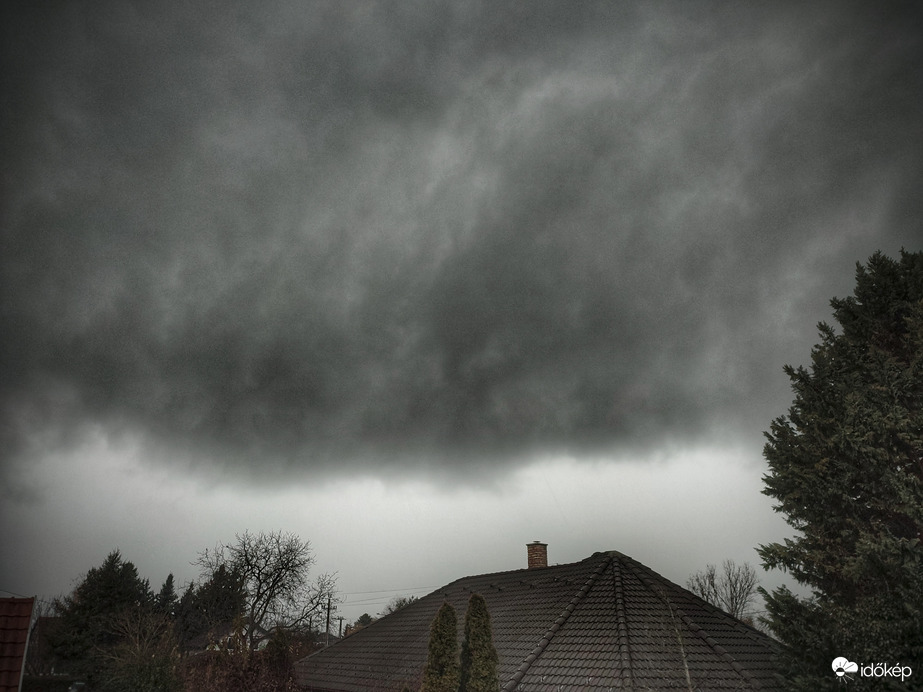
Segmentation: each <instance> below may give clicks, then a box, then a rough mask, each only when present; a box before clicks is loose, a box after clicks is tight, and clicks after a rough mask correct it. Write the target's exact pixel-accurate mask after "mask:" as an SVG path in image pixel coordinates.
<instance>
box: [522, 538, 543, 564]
mask: <svg viewBox="0 0 923 692" xmlns="http://www.w3.org/2000/svg"><path fill="white" fill-rule="evenodd" d="M526 551H527V555H528V558H529V569H535V568H536V567H547V566H548V544H547V543H542V542H541V541H533V542H532V543H527V544H526Z"/></svg>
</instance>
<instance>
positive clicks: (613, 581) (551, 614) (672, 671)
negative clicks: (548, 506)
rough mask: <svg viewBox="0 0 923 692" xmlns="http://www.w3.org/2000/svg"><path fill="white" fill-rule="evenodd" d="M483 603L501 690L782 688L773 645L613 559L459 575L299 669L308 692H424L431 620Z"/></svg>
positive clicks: (623, 559) (603, 556) (610, 555)
mask: <svg viewBox="0 0 923 692" xmlns="http://www.w3.org/2000/svg"><path fill="white" fill-rule="evenodd" d="M472 593H480V594H481V595H482V596H483V597H484V599H485V600H486V601H487V607H488V609H489V611H490V617H491V622H492V625H493V635H494V646H495V647H496V649H497V654H498V656H499V659H500V662H499V674H500V683H501V688H502V689H503V690H509V691H512V690H517V691H521V692H532V691H536V692H538V691H545V690H548V691H551V690H558V689H583V690H593V689H600V690H612V689H658V690H660V689H670V688H677V689H690V688H694V689H715V690H719V689H777V684H776V682H775V680H774V678H773V667H772V657H773V654H774V646H775V644H774V642H773V640H772V639H770V638H769V637H767V636H766V635H764V634H762V633H761V632H759V631H757V630H755V629H753V628H752V627H749V626H748V625H745V624H744V623H742V622H740V621H738V620H736V619H734V618H733V617H731V616H730V615H727V614H726V613H724V612H722V611H721V610H719V609H717V608H715V607H714V606H712V605H710V604H708V603H706V602H705V601H703V600H702V599H700V598H699V597H698V596H695V595H694V594H692V593H691V592H689V591H687V590H686V589H684V588H682V587H680V586H677V585H676V584H674V583H672V582H670V581H669V580H667V579H665V578H663V577H661V576H660V575H659V574H657V573H655V572H654V571H652V570H650V569H649V568H647V567H645V566H644V565H642V564H640V563H639V562H636V561H635V560H632V559H631V558H629V557H627V556H626V555H623V554H621V553H618V552H614V551H612V552H607V553H595V554H594V555H592V556H590V557H588V558H587V559H585V560H582V561H581V562H576V563H573V564H569V565H559V566H554V567H546V568H540V569H531V570H525V569H523V570H516V571H513V572H501V573H498V574H486V575H481V576H475V577H466V578H464V579H459V580H458V581H455V582H452V583H451V584H448V585H447V586H445V587H444V588H442V589H439V590H438V591H435V592H433V593H432V594H429V595H428V596H426V597H424V598H421V599H420V600H418V601H416V602H414V603H413V604H411V605H408V606H406V607H404V608H402V609H400V610H398V611H397V612H395V613H393V614H391V615H389V616H387V617H385V618H382V619H381V620H378V621H376V622H374V623H372V624H371V625H369V626H368V627H365V628H364V629H362V630H360V631H358V632H356V633H355V634H353V635H352V636H350V637H347V638H346V639H344V640H343V641H341V642H339V643H337V644H336V645H334V646H331V647H329V648H327V649H324V650H322V651H320V652H318V653H316V654H314V655H312V656H309V657H307V658H305V659H303V660H301V661H299V662H298V663H297V664H296V667H295V670H296V677H297V680H298V682H299V683H300V684H301V685H302V686H304V687H305V688H306V689H308V690H318V691H319V690H324V691H330V692H360V691H362V690H400V689H401V687H402V686H403V685H405V684H406V685H408V686H409V687H410V688H411V689H419V684H420V679H421V673H422V671H423V666H424V665H425V662H426V653H427V643H428V640H429V628H430V623H431V622H432V620H433V618H434V617H435V615H436V611H437V610H438V609H439V607H440V606H441V605H442V603H443V601H448V602H449V603H450V604H451V605H452V606H453V607H454V608H455V609H456V611H457V612H458V619H459V642H461V637H462V631H461V630H462V627H463V622H464V613H465V609H466V608H467V602H468V598H469V597H470V595H471V594H472Z"/></svg>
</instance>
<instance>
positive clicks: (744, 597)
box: [686, 560, 759, 620]
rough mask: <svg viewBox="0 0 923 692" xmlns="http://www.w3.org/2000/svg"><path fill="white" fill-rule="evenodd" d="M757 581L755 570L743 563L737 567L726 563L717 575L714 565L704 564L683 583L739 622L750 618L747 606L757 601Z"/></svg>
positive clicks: (750, 614)
mask: <svg viewBox="0 0 923 692" xmlns="http://www.w3.org/2000/svg"><path fill="white" fill-rule="evenodd" d="M758 584H759V580H758V579H757V577H756V569H754V567H753V565H751V564H750V563H748V562H745V563H744V564H742V565H737V564H735V562H734V561H733V560H725V561H724V563H723V564H722V571H721V573H720V574H719V573H718V568H717V567H716V566H715V565H706V566H705V569H704V570H703V571H701V572H696V573H695V574H693V575H692V576H691V577H689V579H687V580H686V588H687V589H689V590H690V591H692V593H694V594H696V595H697V596H700V597H702V598H703V599H705V600H706V601H708V602H709V603H711V604H712V605H714V606H717V607H718V608H721V610H723V611H724V612H726V613H729V614H730V615H733V616H734V617H735V618H737V619H738V620H748V619H752V613H751V608H750V606H751V605H752V603H753V599H754V598H756V589H757V586H758Z"/></svg>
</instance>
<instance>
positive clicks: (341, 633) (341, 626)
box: [337, 615, 343, 639]
mask: <svg viewBox="0 0 923 692" xmlns="http://www.w3.org/2000/svg"><path fill="white" fill-rule="evenodd" d="M337 620H339V621H340V634H339V637H340V639H342V638H343V616H342V615H339V616H337Z"/></svg>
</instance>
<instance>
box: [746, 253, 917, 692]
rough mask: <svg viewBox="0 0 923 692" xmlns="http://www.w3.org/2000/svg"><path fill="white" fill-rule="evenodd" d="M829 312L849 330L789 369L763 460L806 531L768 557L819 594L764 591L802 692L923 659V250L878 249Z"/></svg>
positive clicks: (792, 682) (785, 507)
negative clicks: (867, 666)
mask: <svg viewBox="0 0 923 692" xmlns="http://www.w3.org/2000/svg"><path fill="white" fill-rule="evenodd" d="M831 305H832V307H833V311H834V316H835V318H836V321H837V322H838V323H839V325H840V328H841V332H840V333H836V332H835V331H834V329H833V328H832V327H830V326H828V325H826V324H823V323H821V325H820V326H819V329H820V336H821V342H820V344H818V345H817V346H816V347H815V348H814V349H813V352H812V354H811V361H812V362H811V367H810V369H805V368H803V367H800V368H797V369H795V368H792V367H790V366H786V368H785V372H786V373H787V374H788V376H789V378H790V379H791V381H792V388H793V390H794V392H795V400H794V403H793V405H792V406H791V408H790V409H789V414H788V417H787V418H786V417H781V418H778V419H776V420H775V421H774V422H773V423H772V426H771V430H770V432H769V433H767V438H768V439H769V442H768V444H767V445H766V447H765V451H764V455H765V457H766V459H767V461H768V462H769V473H768V474H767V475H766V476H765V477H764V481H765V484H766V487H765V489H764V491H763V492H764V493H765V494H766V495H769V496H771V497H773V498H774V499H775V500H777V501H778V504H777V505H776V511H779V512H782V513H783V514H785V515H786V521H787V522H788V523H789V524H790V525H791V526H792V527H794V528H795V529H796V530H797V531H798V534H799V535H797V536H796V537H795V538H792V539H787V540H785V542H784V544H779V543H773V544H770V545H766V546H761V547H760V549H759V553H760V556H761V557H762V558H763V564H764V566H765V567H767V568H781V569H784V570H787V571H788V572H789V573H791V574H792V576H794V577H795V579H797V580H798V581H799V582H800V583H802V584H804V585H806V586H807V587H809V588H810V589H811V591H812V596H811V597H810V598H799V597H798V596H796V595H795V594H793V593H792V592H791V591H789V590H788V589H786V588H784V587H783V588H780V589H777V590H775V591H774V592H773V593H772V594H768V593H766V592H765V591H763V595H764V596H765V597H766V603H767V610H768V613H769V619H768V620H769V624H770V626H771V627H772V629H773V631H774V633H775V634H776V636H777V637H779V638H780V639H781V641H782V642H783V644H784V646H785V648H784V660H783V661H782V666H781V668H780V671H781V672H782V674H783V675H784V676H785V677H786V689H793V690H799V689H803V690H819V689H826V688H830V687H835V686H836V683H837V681H838V678H837V677H836V675H834V673H833V671H832V668H831V663H832V661H833V659H834V658H836V657H840V656H842V657H846V658H847V659H848V660H849V661H852V662H856V663H859V664H862V663H881V662H890V663H891V664H892V665H894V664H897V663H905V662H909V661H914V662H919V661H923V253H906V252H903V251H902V252H901V257H900V260H899V261H895V260H892V259H890V258H888V257H885V256H883V255H882V254H881V253H876V254H875V255H873V256H872V257H871V258H870V259H869V262H868V266H867V267H863V266H862V265H859V266H858V270H857V277H856V288H855V295H854V296H852V297H848V298H845V299H842V300H840V299H834V300H832V301H831ZM917 674H918V673H917V671H916V670H914V676H915V677H916V675H917ZM919 674H920V675H923V670H920V672H919ZM863 682H866V681H863ZM868 682H870V683H871V682H873V681H868ZM879 682H882V681H879ZM887 682H889V683H891V682H894V681H893V680H890V681H887ZM897 682H898V686H897V687H896V688H895V689H905V688H904V687H902V686H901V685H900V681H897ZM914 682H915V683H916V684H919V681H914Z"/></svg>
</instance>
